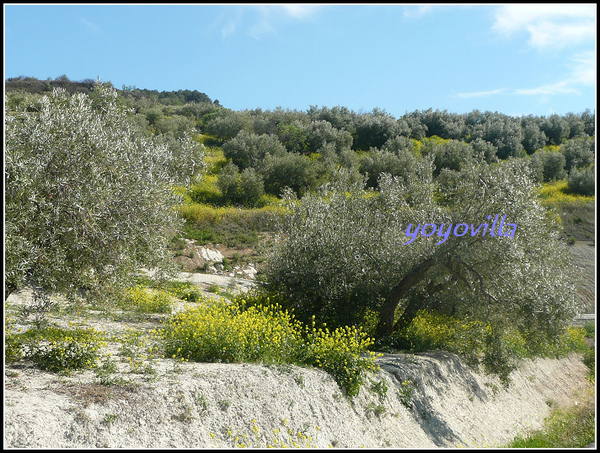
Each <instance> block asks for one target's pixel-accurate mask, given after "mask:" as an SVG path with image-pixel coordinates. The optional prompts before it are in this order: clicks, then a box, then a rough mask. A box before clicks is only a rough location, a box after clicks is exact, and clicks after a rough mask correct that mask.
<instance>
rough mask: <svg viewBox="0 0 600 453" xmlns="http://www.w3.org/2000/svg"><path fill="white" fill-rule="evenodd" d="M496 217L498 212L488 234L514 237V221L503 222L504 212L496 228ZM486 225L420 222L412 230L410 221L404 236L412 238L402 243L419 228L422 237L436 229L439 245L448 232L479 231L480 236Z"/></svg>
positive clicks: (472, 232)
mask: <svg viewBox="0 0 600 453" xmlns="http://www.w3.org/2000/svg"><path fill="white" fill-rule="evenodd" d="M498 217H500V215H499V214H498V215H496V218H495V219H494V221H493V222H492V228H491V229H490V232H489V235H490V236H492V237H496V236H501V237H509V238H512V237H514V235H515V231H516V229H517V225H515V224H514V223H504V219H506V214H504V217H502V220H500V223H499V225H498V228H497V229H496V224H497V223H498ZM487 218H488V220H490V219H491V218H492V216H491V215H489V216H487ZM488 227H489V224H487V223H482V224H481V225H479V226H478V227H477V229H475V226H474V225H473V224H471V225H470V226H469V225H467V224H466V223H457V224H456V225H454V228H453V227H452V224H450V225H448V226H447V227H446V228H445V229H444V224H443V223H442V224H441V225H440V226H439V228H438V226H437V225H436V224H435V223H426V224H424V225H423V227H421V224H420V223H419V224H418V225H417V226H416V227H415V228H414V230H413V229H412V223H409V224H408V227H407V228H406V237H409V238H412V239H411V240H410V241H408V242H405V243H404V245H408V244H410V243H411V242H413V241H414V240H415V239H416V238H417V235H418V234H419V229H420V233H421V236H423V237H429V236H433V235H434V234H436V231H437V235H438V236H439V237H441V238H443V239H442V240H441V241H440V242H437V243H436V244H435V245H439V244H443V243H444V242H446V240H447V239H448V236H450V233H452V234H454V236H458V237H462V236H464V235H466V234H467V233H469V232H470V233H471V236H477V235H478V234H479V233H480V232H481V236H485V235H486V233H487V232H488ZM503 228H504V230H503Z"/></svg>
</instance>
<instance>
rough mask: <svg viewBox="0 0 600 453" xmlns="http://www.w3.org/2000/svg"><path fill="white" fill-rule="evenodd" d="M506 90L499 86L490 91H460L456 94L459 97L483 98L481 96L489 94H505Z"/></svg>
mask: <svg viewBox="0 0 600 453" xmlns="http://www.w3.org/2000/svg"><path fill="white" fill-rule="evenodd" d="M506 91H507V90H505V89H503V88H498V89H497V90H490V91H473V92H470V93H458V94H457V95H456V96H457V97H459V98H481V97H487V96H494V95H496V94H503V93H505V92H506Z"/></svg>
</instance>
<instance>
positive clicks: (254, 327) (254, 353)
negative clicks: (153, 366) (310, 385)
mask: <svg viewBox="0 0 600 453" xmlns="http://www.w3.org/2000/svg"><path fill="white" fill-rule="evenodd" d="M164 338H165V350H166V353H167V355H170V356H173V357H181V358H184V359H186V360H192V361H196V362H233V363H235V362H259V361H261V362H264V363H269V364H271V363H288V362H290V361H292V362H293V361H294V359H295V358H294V354H295V352H294V351H295V350H296V344H297V343H299V342H300V341H301V338H300V329H299V326H298V323H297V322H296V321H294V319H293V317H292V316H291V315H290V314H289V313H288V312H285V311H281V310H280V309H279V307H278V306H276V305H275V306H269V307H249V308H248V309H247V310H244V307H243V306H242V305H239V304H232V305H229V304H226V303H225V302H223V301H220V302H215V303H212V304H210V303H209V302H207V305H205V306H201V307H198V308H194V309H191V310H187V311H185V312H182V313H179V314H177V315H175V316H173V317H172V318H171V320H170V321H169V323H168V324H167V327H166V328H165V329H164Z"/></svg>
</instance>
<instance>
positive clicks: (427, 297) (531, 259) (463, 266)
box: [266, 159, 575, 335]
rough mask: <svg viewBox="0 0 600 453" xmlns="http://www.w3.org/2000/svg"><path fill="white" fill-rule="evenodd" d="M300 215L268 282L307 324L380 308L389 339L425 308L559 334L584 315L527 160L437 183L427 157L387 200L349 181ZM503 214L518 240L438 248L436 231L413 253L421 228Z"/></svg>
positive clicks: (384, 184) (354, 320) (392, 182)
mask: <svg viewBox="0 0 600 453" xmlns="http://www.w3.org/2000/svg"><path fill="white" fill-rule="evenodd" d="M290 206H291V208H292V213H291V215H290V216H289V217H288V218H287V222H286V223H285V225H284V237H285V238H286V240H285V241H284V242H283V244H282V245H281V247H280V249H279V250H278V252H277V253H276V254H275V256H274V257H273V258H272V260H271V261H270V263H269V266H268V270H267V272H266V283H267V286H269V287H271V288H273V289H276V290H278V291H281V292H282V293H284V294H286V295H287V296H288V297H289V298H290V299H291V300H292V301H293V302H294V304H295V305H294V308H295V310H296V312H297V314H298V315H299V316H300V317H301V318H309V317H310V316H312V315H313V314H314V315H316V316H317V319H320V320H321V321H326V322H328V323H334V324H359V323H361V322H362V317H363V316H364V315H365V314H366V313H368V312H369V311H375V312H378V313H379V326H378V333H379V334H381V335H387V334H389V333H390V332H391V331H392V330H393V329H394V328H398V327H399V326H400V325H402V322H409V321H410V319H411V317H412V316H414V315H415V314H416V311H417V310H418V309H420V308H435V309H437V310H440V311H442V312H447V313H450V314H455V315H466V314H468V315H470V316H474V317H475V318H476V319H481V320H485V321H488V322H491V323H493V324H494V325H495V326H502V325H505V323H512V325H515V326H518V327H519V328H521V329H522V330H523V332H544V333H545V334H550V335H551V334H552V333H556V332H558V331H560V329H561V328H562V327H563V325H564V322H565V321H566V320H569V319H570V318H571V316H572V315H573V314H574V309H575V308H574V307H575V302H574V288H573V285H572V283H571V282H572V279H571V276H570V274H569V269H570V263H569V261H568V259H569V255H568V253H567V252H566V250H565V247H564V246H563V245H562V243H561V242H560V241H559V236H558V232H557V230H556V228H557V227H556V225H555V224H553V223H552V221H551V220H549V217H548V214H547V212H546V211H545V209H544V208H542V207H541V206H540V204H539V202H538V200H537V198H536V195H535V186H534V184H533V182H532V179H531V176H530V174H529V170H528V169H527V168H526V167H525V166H524V165H523V164H522V162H520V161H518V160H510V161H508V162H506V163H502V164H498V165H492V166H490V165H487V164H485V163H482V162H479V163H477V164H472V165H469V166H466V167H465V168H463V169H461V171H460V172H455V171H450V170H444V171H443V172H442V173H441V175H440V176H439V177H438V178H436V179H434V178H433V169H432V163H431V162H430V161H426V160H423V159H422V160H420V161H419V162H418V165H417V168H416V170H415V173H414V174H413V175H412V176H411V177H408V178H405V179H403V178H398V177H391V176H389V175H384V176H383V177H382V178H381V179H380V181H379V190H378V192H374V191H368V190H365V186H364V184H354V185H348V184H346V185H344V184H343V183H337V185H335V186H334V185H329V186H325V187H324V188H323V190H322V191H321V193H319V194H316V195H307V196H305V197H304V198H302V200H300V201H297V200H295V201H294V200H292V202H291V204H290ZM496 214H500V216H501V217H502V216H503V215H505V214H506V219H507V222H510V223H514V224H516V225H517V230H516V233H515V235H514V237H512V238H511V237H490V236H489V234H488V235H487V236H485V237H483V236H482V235H481V234H478V235H476V236H471V235H470V234H468V235H466V236H463V237H456V236H453V235H450V237H449V238H448V239H447V240H446V241H445V242H443V243H441V244H438V243H439V242H440V241H441V239H442V238H440V237H438V236H437V234H436V235H434V236H431V237H428V238H427V237H421V236H419V237H418V238H417V240H415V241H414V242H412V243H411V244H408V245H406V244H405V243H406V242H407V241H408V240H409V238H407V237H406V234H405V233H406V229H407V225H408V224H409V223H412V224H413V228H414V225H417V224H419V223H420V224H421V225H424V224H431V223H435V224H437V225H438V226H439V225H440V224H441V223H444V224H445V225H446V226H447V225H448V224H450V223H452V224H453V225H456V224H458V223H466V224H468V225H470V224H474V226H475V228H477V227H478V226H479V225H480V224H482V223H484V222H489V221H488V220H487V216H488V215H491V216H492V219H493V218H494V217H495V215H496ZM490 223H491V222H490ZM490 226H491V225H490ZM403 285H404V286H403ZM403 317H404V318H403ZM395 321H396V323H395V324H394V322H395Z"/></svg>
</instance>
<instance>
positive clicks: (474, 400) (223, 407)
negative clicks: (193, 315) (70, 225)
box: [4, 352, 587, 448]
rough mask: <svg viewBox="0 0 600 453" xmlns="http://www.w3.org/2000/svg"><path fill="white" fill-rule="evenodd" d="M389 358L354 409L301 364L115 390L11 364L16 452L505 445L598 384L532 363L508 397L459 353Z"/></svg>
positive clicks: (162, 377) (577, 371)
mask: <svg viewBox="0 0 600 453" xmlns="http://www.w3.org/2000/svg"><path fill="white" fill-rule="evenodd" d="M379 360H380V365H381V368H382V370H381V371H380V373H379V375H378V376H372V378H371V379H372V381H373V382H374V383H377V382H380V381H383V382H385V386H387V388H388V390H387V392H386V394H385V395H381V394H380V393H381V392H380V393H377V392H375V391H373V390H369V387H370V385H368V386H366V387H365V388H364V389H363V390H361V393H360V394H359V396H358V397H356V399H355V401H354V402H353V403H350V402H348V400H347V399H346V398H345V397H343V396H342V394H341V392H340V390H339V388H338V386H337V384H336V383H335V382H334V381H333V379H332V378H331V377H330V376H329V375H327V374H326V373H325V372H322V371H320V370H315V369H305V368H299V367H293V366H292V367H287V368H283V369H282V368H270V367H264V366H260V365H249V364H238V365H232V364H208V363H182V364H175V362H173V361H172V360H165V359H162V360H159V361H157V362H155V364H154V366H155V369H156V370H157V374H156V375H154V376H153V377H152V378H151V379H148V378H147V377H146V376H143V375H131V374H129V375H128V376H127V379H128V380H135V381H136V382H137V384H132V383H131V382H129V383H122V384H118V383H115V384H113V385H108V386H107V385H100V384H98V379H97V378H96V377H95V375H94V373H92V372H84V373H81V374H78V375H75V376H71V377H58V376H57V375H55V374H52V373H46V372H42V371H39V370H36V369H33V368H14V367H12V368H11V367H9V368H7V369H6V373H5V374H6V377H5V379H6V382H5V390H6V394H5V427H4V428H5V432H4V440H5V446H6V447H9V448H15V447H26V448H70V447H80V448H81V447H83V448H92V447H112V448H124V447H127V448H200V447H232V446H236V445H239V444H241V443H244V444H245V445H246V446H256V447H266V446H267V445H280V444H281V442H284V443H285V444H286V445H289V446H293V442H296V444H297V445H299V446H317V447H328V446H329V445H332V446H335V447H361V446H365V447H367V448H369V447H371V448H377V447H401V448H404V447H406V448H408V447H411V448H415V447H416V448H422V447H436V446H438V447H442V446H446V447H451V446H459V445H462V446H484V445H485V446H495V445H502V444H504V443H506V442H507V441H509V440H511V439H512V438H513V437H514V435H515V434H516V433H518V432H520V431H521V430H524V429H530V428H538V427H540V426H541V422H542V420H543V418H544V416H546V415H548V413H549V411H550V407H549V406H550V405H556V404H559V405H564V404H572V403H573V401H574V400H575V399H577V398H583V397H585V393H586V392H585V391H584V390H583V389H584V388H586V386H587V382H586V379H585V374H586V368H585V366H584V365H583V364H582V363H581V360H580V359H579V358H578V357H577V356H571V357H568V358H565V359H562V360H549V359H544V360H536V361H525V362H523V364H522V366H521V368H520V369H519V370H518V371H516V372H514V373H513V375H512V379H513V384H512V385H511V387H510V388H509V389H508V390H506V389H503V388H502V387H501V385H500V383H499V382H497V381H496V380H494V379H492V378H489V377H485V376H482V375H480V374H476V373H473V372H472V371H471V370H469V369H468V368H466V367H465V366H463V364H462V363H461V362H460V360H459V359H458V358H457V357H456V356H454V355H452V354H448V353H443V352H436V353H430V354H423V355H420V356H410V355H388V356H385V357H382V358H380V359H379ZM407 382H409V383H407ZM402 383H405V384H404V385H403V384H402ZM383 386H384V385H383V384H380V387H379V388H382V387H383ZM289 430H291V431H289ZM298 433H300V434H298ZM244 436H246V437H244ZM236 437H237V440H236ZM276 439H277V442H276Z"/></svg>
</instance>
